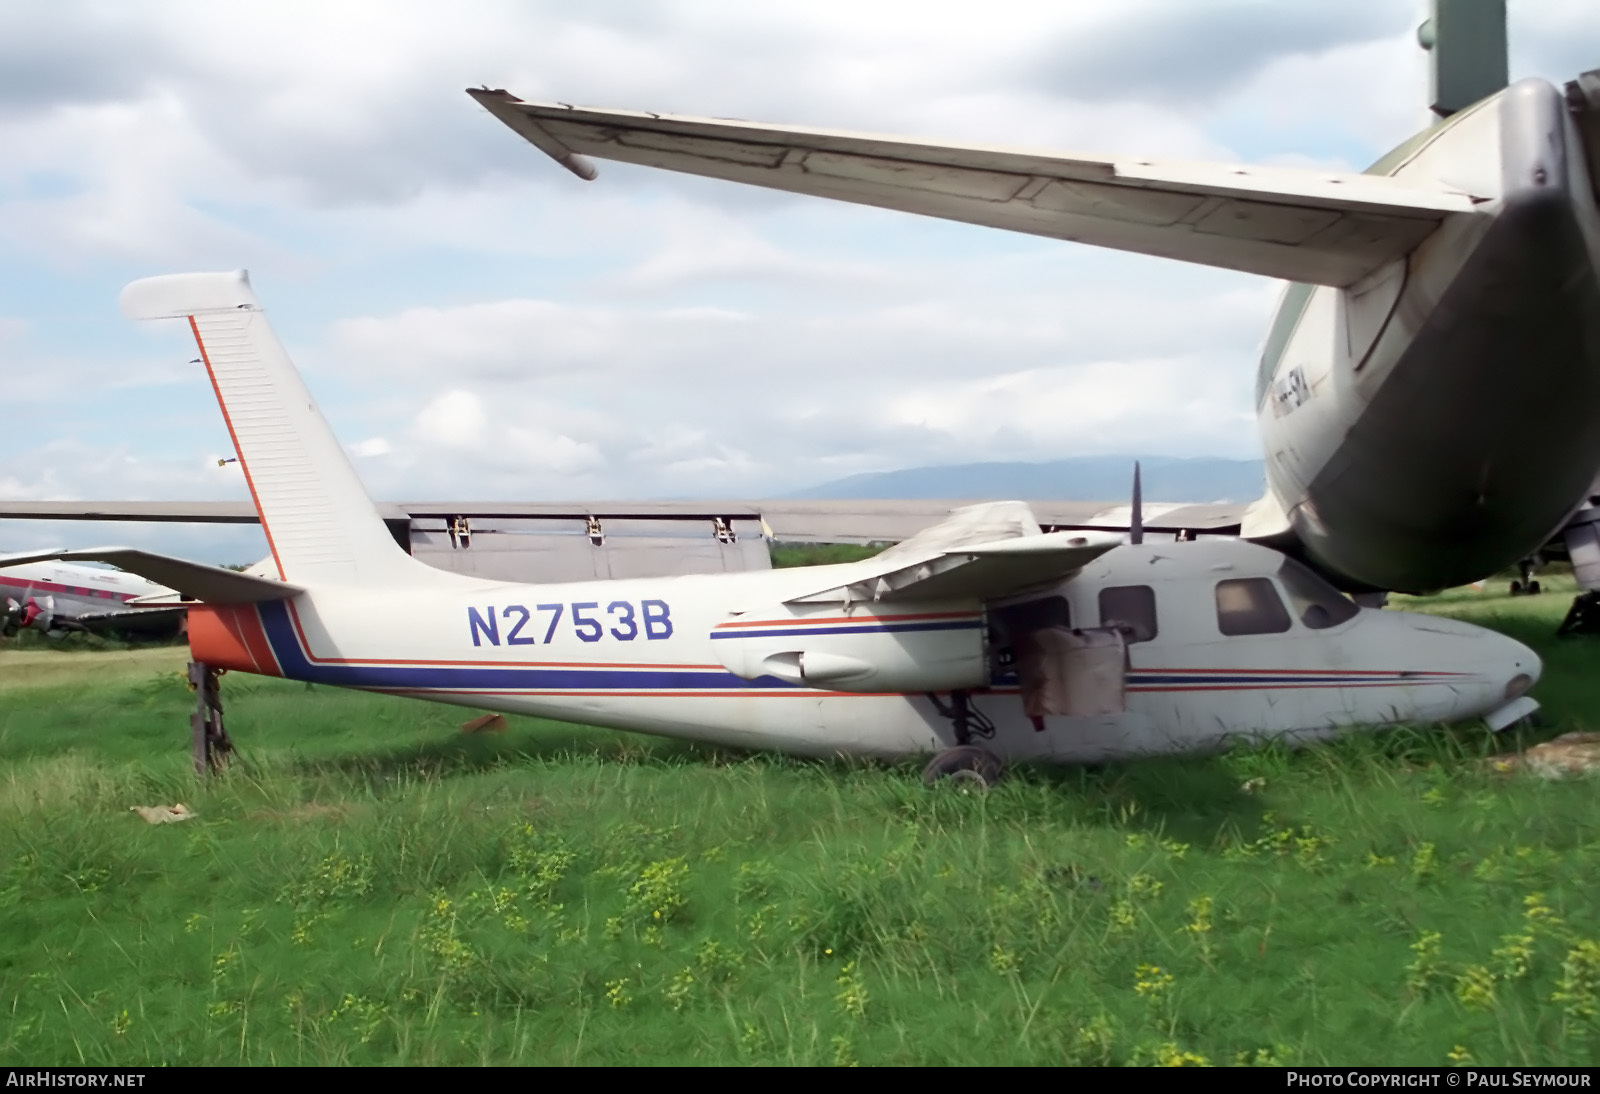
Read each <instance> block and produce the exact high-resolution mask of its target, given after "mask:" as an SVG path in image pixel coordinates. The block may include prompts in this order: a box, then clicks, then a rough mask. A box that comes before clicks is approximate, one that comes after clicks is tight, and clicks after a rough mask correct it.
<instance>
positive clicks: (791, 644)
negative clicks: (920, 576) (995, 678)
mask: <svg viewBox="0 0 1600 1094" xmlns="http://www.w3.org/2000/svg"><path fill="white" fill-rule="evenodd" d="M987 630H988V628H987V625H986V623H985V621H984V615H983V607H982V605H980V604H979V603H978V602H976V601H941V602H933V601H928V602H922V603H914V604H896V605H889V604H882V603H854V604H849V605H845V604H840V603H834V604H777V605H774V606H773V607H771V608H767V609H763V610H759V611H750V612H743V613H741V614H739V615H736V616H735V617H734V618H733V619H730V620H729V621H728V622H726V623H720V624H718V625H717V626H716V627H713V628H712V630H711V638H712V640H713V641H712V649H714V650H715V651H716V654H717V660H719V661H720V662H722V664H723V665H724V666H725V667H726V668H727V670H728V671H729V672H731V673H733V674H734V675H735V676H738V677H740V678H742V679H745V680H755V679H758V678H760V677H762V676H775V677H777V678H778V679H779V680H784V681H787V682H788V683H791V684H800V685H802V686H804V687H812V688H819V689H822V690H824V691H850V692H862V693H874V694H885V693H889V694H902V693H921V692H929V691H954V690H958V689H962V688H981V687H986V686H987V685H988V683H989V657H988V649H987V644H988V643H987Z"/></svg>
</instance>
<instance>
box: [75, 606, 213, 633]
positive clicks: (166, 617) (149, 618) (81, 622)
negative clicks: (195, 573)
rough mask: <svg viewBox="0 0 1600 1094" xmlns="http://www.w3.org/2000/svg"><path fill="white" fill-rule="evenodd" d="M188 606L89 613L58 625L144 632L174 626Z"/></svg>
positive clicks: (93, 629)
mask: <svg viewBox="0 0 1600 1094" xmlns="http://www.w3.org/2000/svg"><path fill="white" fill-rule="evenodd" d="M188 610H189V609H188V606H187V605H184V604H174V605H172V606H170V607H159V608H124V609H123V610H121V611H112V612H89V613H85V614H83V615H74V616H71V617H67V618H63V619H61V620H59V624H58V625H61V624H64V625H68V626H70V627H71V628H73V629H81V630H87V631H99V630H115V631H145V630H151V629H155V628H158V627H160V628H166V627H169V626H176V625H177V623H178V621H179V620H180V619H182V617H183V616H184V614H185V613H187V612H188Z"/></svg>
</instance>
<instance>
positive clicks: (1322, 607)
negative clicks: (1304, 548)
mask: <svg viewBox="0 0 1600 1094" xmlns="http://www.w3.org/2000/svg"><path fill="white" fill-rule="evenodd" d="M1278 580H1279V581H1282V582H1283V588H1284V590H1285V591H1286V592H1287V593H1288V594H1289V603H1290V605H1291V606H1292V607H1293V609H1294V614H1295V615H1297V616H1299V617H1300V622H1302V623H1304V624H1305V625H1306V626H1307V627H1310V628H1311V629H1312V630H1314V631H1320V630H1326V629H1327V628H1328V627H1337V626H1338V625H1339V624H1340V623H1344V622H1347V621H1349V620H1351V619H1354V618H1355V617H1356V613H1358V612H1359V611H1361V609H1360V608H1358V607H1357V606H1356V605H1355V604H1354V603H1352V602H1351V600H1350V599H1349V598H1348V597H1346V596H1344V595H1343V594H1341V593H1340V592H1339V590H1338V589H1335V588H1334V587H1333V586H1332V585H1330V584H1328V583H1327V582H1326V581H1324V580H1323V579H1322V578H1321V577H1319V576H1318V575H1317V574H1316V573H1315V572H1314V571H1313V570H1312V569H1311V568H1310V567H1308V566H1305V565H1304V564H1302V563H1299V562H1296V561H1295V560H1294V559H1292V558H1285V559H1284V560H1283V568H1282V569H1281V570H1279V571H1278Z"/></svg>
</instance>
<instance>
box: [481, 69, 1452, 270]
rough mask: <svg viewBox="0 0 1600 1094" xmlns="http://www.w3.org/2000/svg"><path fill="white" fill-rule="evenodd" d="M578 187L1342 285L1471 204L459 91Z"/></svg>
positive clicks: (1380, 186) (1400, 187) (1437, 189)
mask: <svg viewBox="0 0 1600 1094" xmlns="http://www.w3.org/2000/svg"><path fill="white" fill-rule="evenodd" d="M467 93H468V94H469V95H471V96H472V97H473V98H474V99H476V100H477V101H478V102H479V103H480V104H482V106H483V107H484V108H485V109H486V110H488V111H489V112H490V113H491V114H493V115H494V116H495V117H496V118H498V119H500V121H502V122H504V123H505V124H506V125H507V126H508V127H509V128H511V129H512V130H513V131H514V132H516V133H517V134H519V135H520V136H522V137H523V138H524V139H525V140H527V141H529V142H530V143H531V144H533V145H534V146H535V147H537V148H539V149H540V150H541V151H543V152H545V153H546V154H548V155H550V156H551V157H552V158H554V159H556V160H557V161H558V162H560V163H561V164H562V165H563V166H566V167H567V168H568V169H569V170H572V171H573V172H574V173H575V174H577V175H579V177H581V178H585V179H592V178H594V177H595V170H594V168H593V166H592V165H591V164H589V163H588V162H587V160H585V159H584V157H586V156H592V157H595V158H597V159H608V160H617V161H619V162H623V163H634V164H641V165H644V166H647V167H659V168H663V169H665V170H669V171H681V172H685V173H688V174H693V175H704V176H707V177H709V178H718V179H725V180H727V181H730V182H743V183H748V184H751V185H755V186H766V187H769V188H772V189H777V190H787V191H790V192H792V193H800V194H812V195H815V196H818V197H829V198H835V199H838V200H840V201H849V202H855V203H857V204H862V205H875V206H878V207H881V208H887V209H899V210H902V211H905V212H910V213H920V214H922V215H924V216H934V217H941V218H943V219H946V220H957V221H963V222H965V223H969V224H980V225H985V226H987V227H991V228H1003V229H1007V230H1010V231H1016V232H1026V233H1029V234H1031V235H1040V236H1049V237H1052V238H1055V239H1064V240H1070V241H1073V242H1078V243H1088V244H1093V245H1095V246H1101V247H1111V248H1114V249H1117V250H1124V251H1134V252H1137V253H1140V254H1148V255H1155V256H1159V257H1162V258H1173V259H1178V260H1181V261H1185V262H1197V263H1201V264H1204V265H1208V266H1220V267H1223V268H1225V269H1231V270H1242V271H1244V272H1247V273H1255V274H1261V275H1263V276H1266V277H1275V278H1283V279H1285V280H1289V281H1301V282H1309V283H1314V284H1320V285H1336V286H1347V285H1350V284H1353V283H1354V282H1356V281H1359V280H1360V279H1361V278H1362V277H1364V276H1366V275H1367V274H1369V273H1371V272H1373V271H1374V270H1377V269H1378V268H1380V267H1382V266H1383V265H1385V264H1386V263H1388V262H1391V261H1393V260H1394V259H1397V258H1400V257H1401V256H1403V255H1405V254H1406V253H1408V252H1409V251H1411V250H1412V249H1413V248H1415V247H1416V246H1417V244H1419V243H1420V242H1421V241H1422V240H1423V239H1425V238H1426V237H1427V236H1428V235H1429V234H1431V233H1432V232H1433V230H1434V229H1435V228H1437V227H1438V225H1439V224H1440V223H1441V222H1442V221H1443V220H1444V219H1445V218H1446V217H1448V216H1450V215H1451V214H1453V213H1464V212H1470V211H1471V210H1472V209H1473V208H1474V207H1475V206H1476V203H1477V200H1478V199H1476V198H1475V197H1474V196H1473V195H1471V194H1467V193H1464V192H1462V191H1459V190H1454V189H1450V188H1448V187H1446V186H1443V185H1429V184H1427V183H1423V182H1415V181H1401V180H1399V179H1395V178H1388V177H1382V176H1374V175H1354V174H1342V173H1338V172H1326V171H1309V170H1296V169H1290V168H1276V167H1243V166H1240V167H1234V166H1223V165H1216V164H1196V163H1180V162H1173V161H1156V160H1138V159H1133V158H1131V157H1130V158H1110V157H1096V156H1084V155H1077V154H1065V153H1059V152H1043V151H1041V152H1034V151H1025V150H1017V149H1006V148H996V147H989V146H984V145H972V144H953V143H933V142H927V141H919V140H911V139H907V138H904V137H891V136H879V135H873V134H863V133H848V132H843V131H837V130H827V129H807V128H802V127H798V126H776V125H759V124H755V123H751V122H741V121H725V120H719V119H711V118H693V117H679V116H674V115H669V114H649V113H639V112H635V111H626V110H599V109H592V108H587V107H584V108H579V107H570V106H566V105H563V104H560V103H530V102H524V101H522V100H520V99H518V98H516V97H515V96H513V95H510V94H508V93H507V92H505V91H490V90H488V89H475V90H474V89H468V92H467Z"/></svg>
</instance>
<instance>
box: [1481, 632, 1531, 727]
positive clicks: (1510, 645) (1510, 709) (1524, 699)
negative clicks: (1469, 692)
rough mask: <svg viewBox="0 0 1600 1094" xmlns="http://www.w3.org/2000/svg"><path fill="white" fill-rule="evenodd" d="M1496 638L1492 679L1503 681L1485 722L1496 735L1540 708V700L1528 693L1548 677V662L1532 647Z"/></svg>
mask: <svg viewBox="0 0 1600 1094" xmlns="http://www.w3.org/2000/svg"><path fill="white" fill-rule="evenodd" d="M1494 637H1495V640H1496V641H1495V646H1496V647H1497V648H1496V654H1497V656H1496V657H1495V667H1494V668H1492V669H1490V670H1489V672H1488V674H1487V675H1488V676H1489V678H1490V680H1491V681H1494V682H1499V683H1500V688H1499V694H1498V695H1493V694H1492V695H1490V696H1489V697H1488V698H1489V703H1488V705H1487V708H1486V709H1485V710H1484V711H1483V720H1484V722H1485V723H1487V724H1488V726H1489V728H1490V729H1492V730H1495V731H1496V732H1498V731H1500V730H1502V729H1505V728H1506V727H1508V726H1510V725H1512V724H1514V723H1516V722H1519V721H1521V720H1522V719H1524V718H1527V717H1528V716H1529V715H1531V714H1533V713H1534V712H1535V711H1537V710H1538V709H1539V703H1538V701H1537V700H1535V699H1532V698H1530V697H1529V695H1528V692H1529V690H1531V689H1532V687H1533V685H1535V684H1537V683H1538V682H1539V677H1540V676H1542V675H1543V674H1544V662H1543V661H1542V660H1540V658H1539V655H1538V654H1537V653H1535V652H1534V651H1533V650H1532V649H1530V648H1529V647H1527V646H1525V645H1523V644H1522V643H1521V642H1518V641H1517V640H1516V639H1514V638H1508V637H1507V636H1505V635H1503V634H1497V635H1495V636H1494Z"/></svg>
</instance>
